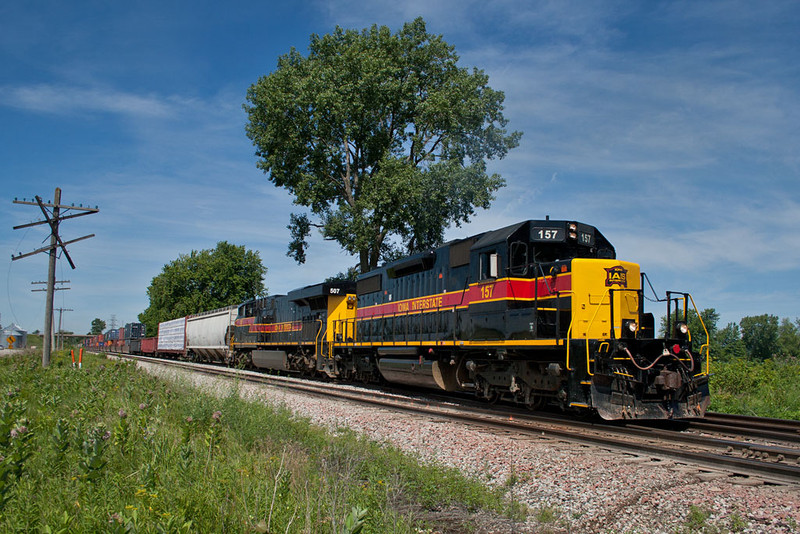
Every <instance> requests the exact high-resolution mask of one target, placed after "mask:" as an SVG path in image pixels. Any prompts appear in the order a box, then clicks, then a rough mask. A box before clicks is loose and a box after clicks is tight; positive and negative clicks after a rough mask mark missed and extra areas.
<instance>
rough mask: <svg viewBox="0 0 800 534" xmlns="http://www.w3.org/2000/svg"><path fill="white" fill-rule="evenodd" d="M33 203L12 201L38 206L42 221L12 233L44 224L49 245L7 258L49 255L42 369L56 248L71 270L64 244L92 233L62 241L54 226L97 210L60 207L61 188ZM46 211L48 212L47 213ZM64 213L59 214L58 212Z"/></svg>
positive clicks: (48, 349)
mask: <svg viewBox="0 0 800 534" xmlns="http://www.w3.org/2000/svg"><path fill="white" fill-rule="evenodd" d="M34 198H35V200H36V201H35V202H32V201H28V200H25V199H22V200H18V199H16V198H15V199H14V204H25V205H28V206H39V209H40V210H42V214H43V215H44V219H45V220H43V221H36V222H33V223H28V224H21V225H19V226H15V227H14V230H19V229H21V228H29V227H31V226H37V225H40V224H47V225H49V226H50V246H47V247H42V248H40V249H37V250H34V251H33V252H28V253H27V254H19V255H18V256H14V255H13V254H12V255H11V260H12V261H14V260H20V259H22V258H27V257H28V256H33V255H34V254H38V253H40V252H48V253H49V254H50V262H49V265H48V269H47V304H46V306H45V308H46V309H45V314H44V332H45V335H44V343H43V345H44V347H43V348H42V367H47V366H49V365H50V352H51V348H52V347H51V344H52V340H51V339H50V335H51V332H52V331H53V293H54V292H55V283H56V255H57V254H58V249H59V248H60V249H61V251H62V252H63V253H64V256H65V257H66V258H67V261H68V262H69V265H70V267H72V268H73V269H75V264H74V263H73V262H72V258H70V256H69V252H67V247H66V246H67V245H69V244H72V243H75V242H77V241H82V240H84V239H89V238H90V237H94V234H90V235H86V236H83V237H79V238H77V239H73V240H71V241H62V240H61V236H59V235H58V226H59V224H60V223H61V221H63V220H66V219H73V218H75V217H81V216H83V215H91V214H92V213H97V212H99V211H100V210H99V209H98V208H97V206H95V207H94V208H90V207H88V206H87V207H83V205H82V204H81V205H80V206H75V205H74V204H71V205H69V206H67V205H62V204H61V188H60V187H56V191H55V195H54V197H53V202H52V203H50V202H47V203H45V202H43V201H42V197H40V196H39V195H36V197H34ZM48 208H50V210H49V211H48ZM62 209H63V210H64V212H63V213H62V212H61V210H62ZM69 211H77V212H78V213H73V214H71V215H66V213H67V212H69Z"/></svg>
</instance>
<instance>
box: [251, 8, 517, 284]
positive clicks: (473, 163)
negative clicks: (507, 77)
mask: <svg viewBox="0 0 800 534" xmlns="http://www.w3.org/2000/svg"><path fill="white" fill-rule="evenodd" d="M457 61H458V56H457V55H456V54H455V52H454V48H453V47H452V46H451V45H449V44H447V43H446V42H445V41H444V40H443V39H442V37H441V36H437V35H431V34H429V33H427V31H426V28H425V22H424V21H423V20H422V19H421V18H418V19H416V20H414V21H413V22H410V23H406V24H405V25H404V26H403V28H402V29H401V30H399V31H398V32H397V33H395V34H392V33H391V31H390V30H389V28H387V27H386V26H381V27H378V26H372V27H371V28H369V29H364V30H362V31H361V32H358V31H355V30H343V29H342V28H339V27H337V28H336V30H335V31H334V32H333V33H332V34H329V35H324V36H321V37H320V36H318V35H316V34H315V35H312V36H311V41H310V45H309V54H308V56H307V57H303V56H302V55H301V54H300V53H299V52H297V51H296V50H295V49H294V48H292V49H291V50H290V52H289V53H288V54H286V55H284V56H281V57H280V58H279V59H278V66H277V69H276V70H275V71H273V72H272V73H271V74H269V75H267V76H262V77H261V78H260V79H259V80H258V82H257V83H255V84H253V85H252V86H251V87H250V88H249V90H248V92H247V102H248V103H246V104H245V106H244V108H245V110H246V111H247V113H248V117H249V122H248V124H247V127H246V131H247V136H248V137H249V138H250V139H251V140H252V141H253V144H254V146H255V147H256V155H257V156H258V157H259V158H260V159H259V161H258V163H257V165H258V167H259V168H260V169H262V170H263V171H264V172H265V173H266V174H267V175H268V179H269V180H270V181H271V182H272V183H273V184H274V185H275V186H277V187H282V188H285V189H287V190H288V191H289V192H290V193H291V194H292V195H294V197H295V198H294V202H295V204H297V205H299V206H303V207H305V208H308V209H309V210H310V212H311V215H312V216H315V217H316V218H317V220H318V222H312V221H311V219H309V215H308V214H307V213H301V214H294V215H292V217H291V219H290V224H289V229H290V230H291V233H292V242H291V243H290V245H289V252H288V255H289V256H291V257H293V258H294V259H295V260H296V261H297V262H298V263H303V262H304V261H305V251H306V248H307V246H308V243H307V241H306V238H307V237H308V236H309V235H310V230H311V227H317V228H320V229H321V232H322V235H323V236H324V237H325V238H326V239H331V240H335V241H337V242H338V243H339V244H341V246H342V247H343V248H344V249H345V250H347V251H348V252H350V253H351V254H356V255H358V256H359V262H360V268H361V271H362V272H365V271H367V270H369V269H371V268H374V267H376V266H377V265H378V262H379V260H381V259H383V258H385V257H387V255H390V254H392V253H393V252H395V253H396V252H397V247H396V246H395V245H392V241H393V240H394V241H399V242H400V243H402V245H403V246H404V248H405V250H406V251H408V252H414V251H418V250H423V249H425V248H430V247H432V246H435V245H437V244H439V243H440V242H441V241H442V239H443V235H444V230H445V228H446V227H447V226H448V225H449V224H451V223H455V224H456V225H459V224H461V223H463V222H468V221H469V218H470V216H471V215H473V214H474V212H475V209H476V208H477V207H480V208H484V209H485V208H488V207H489V205H490V203H491V201H492V200H493V199H494V197H493V193H494V192H495V191H497V189H499V188H500V187H502V186H503V185H505V182H504V180H503V179H502V178H501V177H500V176H499V175H497V174H492V175H489V174H488V173H487V170H486V160H488V159H493V158H503V157H505V155H506V154H507V153H508V151H509V150H510V149H512V148H514V147H516V146H517V145H518V144H519V138H520V136H521V133H519V132H513V133H510V134H508V133H507V132H506V130H505V127H506V124H507V121H506V119H505V117H504V116H503V101H504V99H505V96H504V95H503V93H502V92H500V91H495V90H493V89H492V88H491V87H489V86H488V85H487V82H488V76H486V75H485V74H484V73H483V71H481V70H478V69H473V70H472V71H471V72H470V71H468V70H467V69H464V68H461V67H458V66H457Z"/></svg>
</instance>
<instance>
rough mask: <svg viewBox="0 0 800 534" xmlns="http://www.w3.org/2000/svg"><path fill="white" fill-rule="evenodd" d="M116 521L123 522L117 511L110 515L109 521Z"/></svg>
mask: <svg viewBox="0 0 800 534" xmlns="http://www.w3.org/2000/svg"><path fill="white" fill-rule="evenodd" d="M115 521H116V522H117V523H122V518H121V517H120V516H119V514H118V513H116V512H114V513H113V514H111V515H110V516H108V522H109V523H113V522H115Z"/></svg>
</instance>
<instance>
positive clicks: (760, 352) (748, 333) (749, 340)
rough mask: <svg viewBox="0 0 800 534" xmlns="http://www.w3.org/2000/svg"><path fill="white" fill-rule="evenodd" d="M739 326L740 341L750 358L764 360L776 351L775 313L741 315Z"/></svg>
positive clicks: (776, 321) (777, 349)
mask: <svg viewBox="0 0 800 534" xmlns="http://www.w3.org/2000/svg"><path fill="white" fill-rule="evenodd" d="M739 326H740V327H741V328H742V341H743V342H744V345H745V347H747V353H748V354H749V355H750V357H751V358H753V359H756V360H766V359H768V358H772V357H773V356H774V355H775V354H777V353H778V351H779V347H778V317H777V316H776V315H767V314H764V315H757V316H754V317H743V318H742V320H741V321H740V322H739Z"/></svg>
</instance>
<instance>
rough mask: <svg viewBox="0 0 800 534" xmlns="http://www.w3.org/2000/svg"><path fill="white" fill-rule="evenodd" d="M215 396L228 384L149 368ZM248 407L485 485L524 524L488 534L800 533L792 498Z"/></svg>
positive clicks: (778, 491)
mask: <svg viewBox="0 0 800 534" xmlns="http://www.w3.org/2000/svg"><path fill="white" fill-rule="evenodd" d="M140 366H141V367H143V368H144V369H145V370H147V371H148V372H152V373H158V374H169V375H172V376H175V375H176V374H179V375H180V376H182V377H185V379H186V380H188V381H189V382H190V383H193V384H194V385H196V386H197V387H201V388H203V389H205V390H211V391H215V390H216V391H218V392H219V393H221V394H224V393H226V392H228V391H229V390H230V389H229V388H230V386H229V382H227V381H224V380H221V379H215V378H210V377H206V376H203V375H198V374H189V373H185V372H181V371H176V370H174V369H169V370H165V369H164V368H162V367H160V366H156V365H152V364H142V363H140ZM241 389H242V394H243V396H246V397H247V398H250V399H253V400H258V401H261V402H268V403H272V404H276V405H286V406H288V407H290V408H291V409H292V410H293V411H295V412H296V413H298V414H300V415H302V416H305V417H308V418H310V419H311V420H312V421H313V422H314V423H316V424H318V425H321V426H324V427H327V428H329V429H332V430H335V429H337V428H341V427H345V426H346V427H349V428H351V429H353V430H355V431H357V432H360V433H363V434H365V435H366V436H368V437H369V438H370V439H372V440H374V441H378V442H388V443H391V444H393V445H395V446H396V447H398V448H400V449H403V450H405V451H409V452H412V453H414V454H417V455H419V457H420V458H421V459H422V460H424V461H430V462H439V463H442V464H445V465H448V466H451V467H455V468H458V469H459V470H461V471H462V472H464V473H466V474H467V475H470V476H474V477H477V478H478V479H480V480H482V481H485V482H486V483H487V484H493V485H506V486H511V488H512V492H513V494H514V496H515V497H516V498H517V499H519V500H521V501H522V502H524V503H525V504H527V505H528V506H529V507H530V510H531V516H530V519H529V521H528V522H527V523H525V524H516V525H512V526H509V525H507V524H498V525H489V526H487V531H492V532H581V533H582V532H598V533H633V532H637V533H675V532H748V533H751V532H752V533H761V532H800V489H798V488H787V487H781V486H765V485H748V484H747V481H746V480H744V481H739V482H737V481H732V480H731V479H730V478H729V477H726V476H724V475H722V474H720V473H713V472H707V471H706V472H701V471H699V470H698V469H696V468H691V467H689V466H685V465H679V464H676V463H675V462H673V461H670V460H663V461H660V460H658V459H654V458H649V457H636V456H632V455H627V454H622V453H612V452H610V451H598V450H597V449H594V448H591V447H588V446H584V445H578V444H572V443H567V442H561V441H556V440H552V439H545V438H540V439H537V438H532V439H531V438H525V439H522V438H519V437H517V436H511V435H507V434H498V433H496V432H493V431H489V430H486V429H480V428H476V427H465V425H463V424H457V423H451V422H442V421H431V420H429V419H427V418H425V417H421V416H414V415H409V414H408V413H402V412H392V411H389V410H386V409H383V408H377V407H375V408H373V407H368V406H363V405H354V404H352V403H348V402H345V401H339V400H327V399H321V398H316V397H311V396H305V395H302V394H298V393H292V392H288V391H286V390H283V389H280V388H275V387H269V386H261V385H253V384H247V383H243V384H242V387H241Z"/></svg>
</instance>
